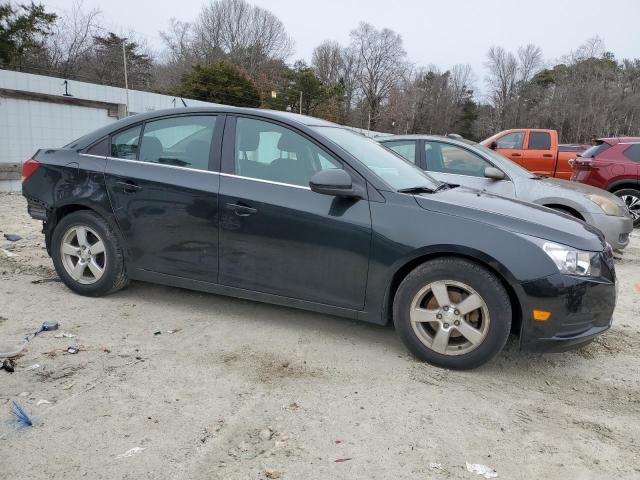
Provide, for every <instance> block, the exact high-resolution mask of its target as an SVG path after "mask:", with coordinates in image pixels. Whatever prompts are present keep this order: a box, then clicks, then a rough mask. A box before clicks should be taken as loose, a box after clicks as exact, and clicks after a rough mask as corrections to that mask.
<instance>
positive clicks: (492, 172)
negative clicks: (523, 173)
mask: <svg viewBox="0 0 640 480" xmlns="http://www.w3.org/2000/svg"><path fill="white" fill-rule="evenodd" d="M484 176H485V177H486V178H490V179H491V180H504V179H505V177H506V175H505V174H504V172H503V171H502V170H498V169H497V168H495V167H487V168H485V169H484Z"/></svg>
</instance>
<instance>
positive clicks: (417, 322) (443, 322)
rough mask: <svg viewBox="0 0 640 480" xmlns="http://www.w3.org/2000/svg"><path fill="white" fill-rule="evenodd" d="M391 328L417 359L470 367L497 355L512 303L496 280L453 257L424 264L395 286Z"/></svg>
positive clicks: (452, 366) (508, 322)
mask: <svg viewBox="0 0 640 480" xmlns="http://www.w3.org/2000/svg"><path fill="white" fill-rule="evenodd" d="M394 323H395V326H396V331H397V332H398V335H399V336H400V338H401V339H402V340H403V342H404V343H405V345H406V346H407V348H409V350H410V351H411V352H412V353H413V354H415V355H416V356H417V357H418V358H420V359H421V360H424V361H426V362H428V363H431V364H433V365H437V366H441V367H446V368H453V369H469V368H475V367H478V366H480V365H482V364H483V363H485V362H487V361H489V360H490V359H491V358H493V357H494V356H495V355H496V354H498V352H500V351H501V350H502V348H503V347H504V344H505V343H506V341H507V338H508V337H509V332H510V330H511V303H510V300H509V295H508V294H507V292H506V291H505V289H504V287H503V286H502V284H501V283H500V280H498V278H497V277H496V276H495V275H494V274H492V273H491V272H489V271H488V270H487V269H485V268H483V267H481V266H480V265H478V264H476V263H474V262H471V261H468V260H464V259H458V258H441V259H435V260H431V261H428V262H426V263H424V264H422V265H420V266H419V267H417V268H416V269H415V270H413V271H412V272H411V273H409V275H407V277H406V278H405V279H404V280H403V281H402V283H401V284H400V286H399V287H398V291H397V293H396V297H395V300H394Z"/></svg>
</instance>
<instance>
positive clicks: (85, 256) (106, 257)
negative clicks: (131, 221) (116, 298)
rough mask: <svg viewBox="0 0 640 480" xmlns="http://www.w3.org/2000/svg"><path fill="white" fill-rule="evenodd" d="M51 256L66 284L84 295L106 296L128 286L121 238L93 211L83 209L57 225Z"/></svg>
mask: <svg viewBox="0 0 640 480" xmlns="http://www.w3.org/2000/svg"><path fill="white" fill-rule="evenodd" d="M51 257H52V259H53V264H54V266H55V268H56V271H57V272H58V275H59V276H60V278H61V279H62V281H63V282H64V283H65V285H67V287H69V288H70V289H71V290H73V291H74V292H76V293H79V294H81V295H87V296H91V297H99V296H102V295H107V294H109V293H112V292H115V291H116V290H119V289H121V288H123V287H124V286H125V285H126V284H127V283H128V278H127V271H126V269H125V265H124V257H123V254H122V249H121V247H120V242H119V240H118V236H117V234H116V233H115V232H114V231H113V230H112V229H111V227H110V225H109V224H108V223H107V222H106V221H105V220H104V219H103V218H102V217H100V216H99V215H97V214H96V213H94V212H91V211H88V210H80V211H77V212H73V213H71V214H69V215H67V216H65V217H63V218H62V219H61V220H60V221H59V222H58V224H57V225H56V227H55V229H54V231H53V235H52V241H51Z"/></svg>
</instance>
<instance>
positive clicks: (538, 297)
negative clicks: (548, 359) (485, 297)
mask: <svg viewBox="0 0 640 480" xmlns="http://www.w3.org/2000/svg"><path fill="white" fill-rule="evenodd" d="M612 273H613V272H612ZM613 275H615V274H613ZM613 275H612V278H613ZM520 286H521V287H522V291H523V299H521V306H522V316H523V318H522V325H521V330H520V348H521V349H522V350H526V351H537V352H562V351H566V350H570V349H572V348H577V347H580V346H581V345H583V344H585V343H587V342H589V341H590V340H592V339H593V338H595V337H596V336H598V335H600V334H602V333H603V332H605V331H606V330H608V329H609V327H610V326H611V321H612V316H613V310H614V309H615V306H616V297H617V288H616V283H615V281H611V280H609V279H607V278H604V277H599V278H584V277H577V276H573V275H565V274H561V273H558V274H554V275H551V276H549V277H546V278H542V279H538V280H533V281H530V282H525V283H523V284H521V285H520ZM533 309H542V310H547V311H549V312H551V317H550V318H549V319H548V320H547V321H535V320H534V319H533V316H532V311H533Z"/></svg>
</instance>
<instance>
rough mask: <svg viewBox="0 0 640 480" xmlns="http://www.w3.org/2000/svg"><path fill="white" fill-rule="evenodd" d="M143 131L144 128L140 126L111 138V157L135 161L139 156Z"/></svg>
mask: <svg viewBox="0 0 640 480" xmlns="http://www.w3.org/2000/svg"><path fill="white" fill-rule="evenodd" d="M141 130H142V126H140V125H138V126H136V127H133V128H129V129H127V130H124V131H122V132H120V133H116V134H115V135H114V136H113V137H112V138H111V156H112V157H115V158H123V159H125V160H135V159H136V158H137V156H138V144H139V143H140V131H141Z"/></svg>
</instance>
